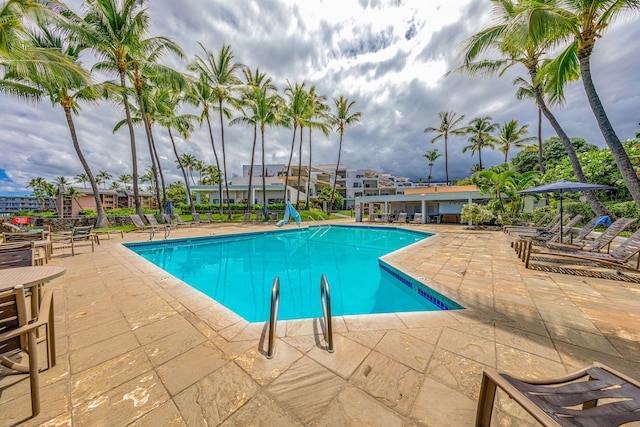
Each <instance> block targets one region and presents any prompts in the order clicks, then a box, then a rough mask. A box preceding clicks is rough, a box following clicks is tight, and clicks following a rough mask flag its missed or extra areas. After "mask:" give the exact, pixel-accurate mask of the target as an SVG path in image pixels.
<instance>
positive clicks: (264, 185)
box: [260, 124, 267, 215]
mask: <svg viewBox="0 0 640 427" xmlns="http://www.w3.org/2000/svg"><path fill="white" fill-rule="evenodd" d="M260 134H261V135H262V174H261V175H262V213H264V214H265V215H266V214H267V181H266V178H265V176H264V175H265V167H264V124H260Z"/></svg>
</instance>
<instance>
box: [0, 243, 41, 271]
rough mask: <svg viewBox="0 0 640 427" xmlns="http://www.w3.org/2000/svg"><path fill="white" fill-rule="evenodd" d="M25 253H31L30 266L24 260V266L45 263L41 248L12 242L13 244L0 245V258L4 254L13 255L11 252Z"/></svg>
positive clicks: (30, 244)
mask: <svg viewBox="0 0 640 427" xmlns="http://www.w3.org/2000/svg"><path fill="white" fill-rule="evenodd" d="M25 251H30V252H31V264H28V262H27V261H26V260H25V261H24V262H23V265H24V266H28V265H44V263H45V261H46V255H45V251H44V249H43V248H38V247H35V246H34V244H33V242H14V243H2V244H0V256H2V255H4V254H9V253H13V252H25ZM21 266H22V265H21ZM0 268H1V267H0Z"/></svg>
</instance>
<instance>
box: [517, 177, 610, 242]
mask: <svg viewBox="0 0 640 427" xmlns="http://www.w3.org/2000/svg"><path fill="white" fill-rule="evenodd" d="M611 189H612V187H609V186H608V185H600V184H589V183H584V182H574V181H564V180H562V181H556V182H552V183H551V184H544V185H539V186H537V187H533V188H528V189H526V190H522V191H519V193H521V194H540V193H560V243H562V193H577V192H578V191H592V190H611Z"/></svg>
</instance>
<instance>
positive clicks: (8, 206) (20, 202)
mask: <svg viewBox="0 0 640 427" xmlns="http://www.w3.org/2000/svg"><path fill="white" fill-rule="evenodd" d="M45 206H46V207H48V208H51V209H53V202H51V201H50V200H47V199H45V200H44V206H43V200H41V199H37V198H35V197H33V196H0V216H9V215H13V214H15V213H16V212H21V211H31V212H39V211H43V210H45Z"/></svg>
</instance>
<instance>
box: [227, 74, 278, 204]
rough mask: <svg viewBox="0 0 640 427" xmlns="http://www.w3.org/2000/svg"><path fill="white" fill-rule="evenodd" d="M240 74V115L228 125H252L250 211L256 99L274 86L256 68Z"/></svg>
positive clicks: (256, 137) (248, 192) (255, 138)
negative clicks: (243, 83)
mask: <svg viewBox="0 0 640 427" xmlns="http://www.w3.org/2000/svg"><path fill="white" fill-rule="evenodd" d="M242 74H243V75H244V78H245V87H244V88H243V90H242V98H241V102H242V106H243V108H242V114H243V115H242V116H241V117H237V118H235V119H233V120H232V121H231V122H229V124H230V125H234V124H238V123H244V124H248V125H251V126H252V127H253V144H252V145H251V163H250V165H249V186H248V188H247V212H249V213H251V211H252V205H253V203H254V201H253V197H252V195H251V194H252V191H251V190H252V184H253V165H254V162H255V152H256V143H257V140H258V114H257V112H258V111H257V110H258V101H259V99H258V98H259V97H260V96H261V94H262V92H264V91H265V90H267V89H268V90H270V91H275V86H274V85H273V84H272V83H271V78H270V77H267V75H266V74H265V73H262V72H260V69H259V68H256V71H255V73H254V72H252V71H251V69H249V68H247V67H244V68H243V69H242Z"/></svg>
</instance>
